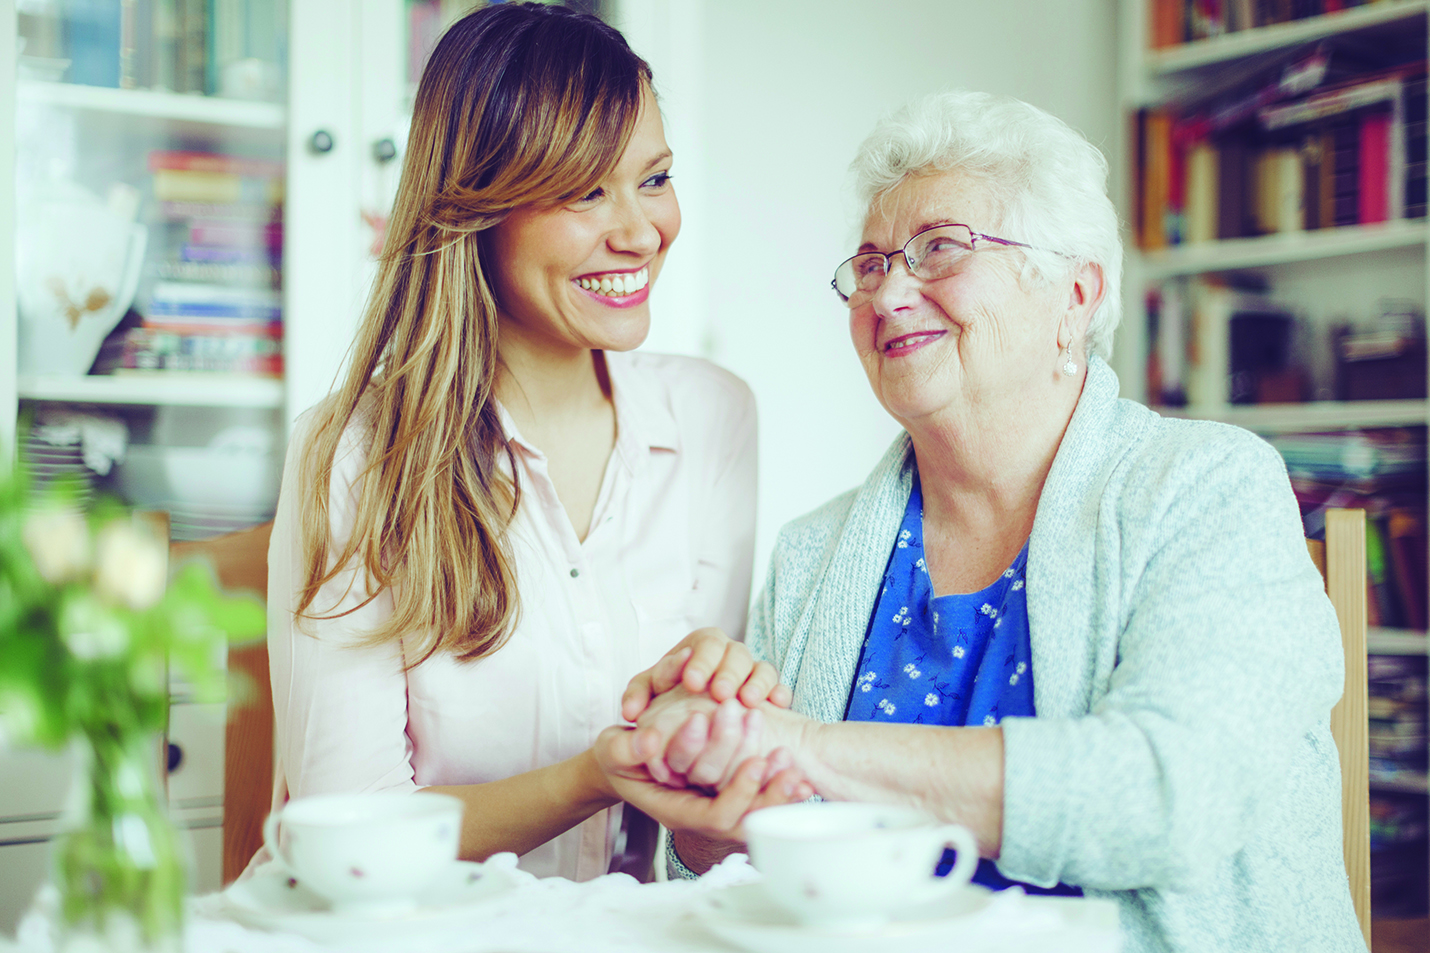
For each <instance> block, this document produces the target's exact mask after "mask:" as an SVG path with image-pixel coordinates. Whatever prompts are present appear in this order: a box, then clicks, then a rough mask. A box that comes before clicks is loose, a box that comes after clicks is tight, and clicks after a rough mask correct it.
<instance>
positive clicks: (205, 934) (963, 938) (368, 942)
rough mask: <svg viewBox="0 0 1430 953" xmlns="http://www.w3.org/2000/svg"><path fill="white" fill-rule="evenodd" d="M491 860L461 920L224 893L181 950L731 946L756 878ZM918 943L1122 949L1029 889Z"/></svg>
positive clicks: (1109, 916)
mask: <svg viewBox="0 0 1430 953" xmlns="http://www.w3.org/2000/svg"><path fill="white" fill-rule="evenodd" d="M488 863H489V864H498V865H502V866H503V867H504V868H506V869H505V870H504V871H503V872H504V873H510V874H511V876H512V879H513V886H512V887H511V888H510V889H507V890H506V891H505V892H504V893H501V894H500V895H497V896H494V897H492V898H490V899H488V900H485V901H483V902H480V903H476V904H473V905H471V906H470V908H469V909H466V910H464V911H462V912H461V914H460V915H459V916H458V917H455V918H454V917H451V916H447V917H443V918H441V920H440V922H436V923H421V924H420V925H419V926H416V927H414V926H412V925H410V924H406V923H404V922H403V921H401V920H394V921H387V922H385V923H381V924H374V925H373V927H372V929H371V930H368V929H366V928H363V929H358V930H352V929H344V930H342V931H339V932H340V933H341V936H339V937H337V938H335V939H330V940H329V941H328V942H318V941H316V940H314V939H311V938H308V937H304V936H298V935H294V934H292V933H282V932H268V931H265V930H261V929H255V928H253V927H248V926H243V925H241V924H239V923H237V922H235V921H234V920H233V919H230V916H229V914H230V913H231V909H232V908H231V905H230V904H229V902H228V900H227V898H226V897H225V895H224V894H211V895H208V896H204V897H197V898H194V899H192V900H191V901H189V912H190V916H189V920H188V924H187V927H186V930H185V943H184V947H185V950H186V953H331V951H334V950H339V951H341V953H379V951H381V953H425V951H433V953H438V951H440V953H498V951H500V953H732V951H737V950H740V949H742V947H741V946H737V945H733V944H731V943H729V942H727V941H726V940H722V939H721V938H720V937H719V936H717V935H716V933H715V932H713V931H712V930H711V929H710V927H709V926H708V924H709V922H710V919H711V916H710V914H709V912H708V910H709V899H710V898H711V896H712V894H713V893H714V892H715V891H721V890H728V889H731V888H735V887H737V886H738V885H740V884H747V883H752V882H754V881H757V880H758V879H759V874H758V872H756V871H755V870H754V869H753V868H751V867H750V866H749V865H748V864H747V863H746V861H745V858H744V856H743V855H735V856H734V857H731V858H728V859H727V860H726V861H725V862H724V863H722V864H721V865H720V866H719V867H717V868H715V869H714V870H712V871H711V872H710V873H709V874H707V875H706V876H705V877H703V878H701V879H700V880H699V881H696V882H672V883H655V884H645V885H642V884H638V883H637V882H636V881H635V880H633V879H631V878H630V877H627V876H625V875H624V874H612V875H609V876H605V877H600V878H598V879H596V880H593V881H589V882H587V883H580V884H578V883H573V882H571V881H569V880H563V879H560V878H554V877H553V878H548V879H544V880H539V879H537V878H535V877H532V876H531V875H529V874H526V873H523V872H521V871H519V870H516V869H515V857H513V856H512V855H509V854H507V855H500V854H499V855H497V856H496V857H494V858H492V860H491V861H488ZM727 896H728V895H727ZM52 904H53V897H52V896H51V897H50V899H49V900H48V901H47V900H46V898H45V897H44V895H42V896H41V898H40V900H39V901H38V902H37V904H36V908H35V909H34V910H33V911H32V912H31V913H30V914H29V915H28V916H27V917H26V919H25V920H24V921H22V923H21V925H20V931H19V937H18V939H19V945H18V953H52V951H53V940H52V937H51V930H50V924H49V917H50V916H51V915H52V912H47V910H46V908H47V907H51V906H52ZM325 916H326V915H325ZM909 940H910V937H908V936H903V937H898V936H893V935H885V934H883V933H880V932H876V933H874V934H868V935H861V936H860V937H858V941H857V943H854V944H852V945H851V948H854V949H858V950H861V951H866V953H875V951H878V950H882V949H888V950H899V951H901V953H902V951H904V950H909V949H910V945H909ZM919 940H920V942H919V944H918V946H919V947H920V948H923V949H931V948H939V949H954V948H956V949H957V950H958V953H984V951H987V953H995V951H996V953H1054V951H1056V953H1117V950H1118V949H1119V946H1120V943H1119V934H1118V930H1117V910H1116V906H1115V904H1113V903H1111V902H1110V901H1106V900H1088V899H1081V900H1078V899H1071V900H1070V899H1066V898H1047V897H1028V896H1024V895H1023V894H1022V892H1021V891H1018V890H1013V891H1007V892H1005V893H1003V894H1000V895H997V896H996V897H994V899H993V900H992V902H991V903H988V904H987V906H986V907H985V908H983V909H982V910H981V911H980V912H978V913H976V914H973V915H971V916H968V917H963V918H959V919H957V920H949V921H946V925H945V926H941V927H940V928H939V932H937V933H935V934H933V935H928V934H924V935H922V936H920V937H919ZM780 945H781V947H786V946H787V947H788V949H783V950H782V953H814V951H820V950H823V949H828V948H830V943H829V942H828V940H827V938H819V937H808V938H805V937H803V936H796V937H794V938H793V939H792V940H791V939H790V938H788V937H786V938H785V939H784V940H783V941H782V942H781V944H780ZM835 945H843V944H835ZM4 946H5V945H4V944H0V950H3V949H4ZM744 948H746V949H749V947H744Z"/></svg>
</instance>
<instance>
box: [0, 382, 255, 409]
mask: <svg viewBox="0 0 1430 953" xmlns="http://www.w3.org/2000/svg"><path fill="white" fill-rule="evenodd" d="M214 376H220V375H213V376H210V377H207V378H199V379H195V376H194V375H186V374H182V373H154V374H134V375H112V376H105V375H98V374H91V375H85V376H83V377H60V376H41V375H22V376H21V377H20V379H19V387H18V396H19V398H20V399H21V400H28V401H51V402H61V403H76V404H129V405H141V406H156V407H158V406H187V407H192V406H203V407H254V408H268V409H275V410H276V409H278V408H281V407H282V406H283V382H282V381H281V380H274V379H268V378H259V377H239V376H221V379H217V380H215V379H213V378H214Z"/></svg>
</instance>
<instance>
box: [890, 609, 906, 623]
mask: <svg viewBox="0 0 1430 953" xmlns="http://www.w3.org/2000/svg"><path fill="white" fill-rule="evenodd" d="M908 617H909V607H908V606H904V607H903V608H902V609H900V610H899V611H898V612H896V613H894V619H893V621H895V622H898V621H900V620H903V619H907V618H908Z"/></svg>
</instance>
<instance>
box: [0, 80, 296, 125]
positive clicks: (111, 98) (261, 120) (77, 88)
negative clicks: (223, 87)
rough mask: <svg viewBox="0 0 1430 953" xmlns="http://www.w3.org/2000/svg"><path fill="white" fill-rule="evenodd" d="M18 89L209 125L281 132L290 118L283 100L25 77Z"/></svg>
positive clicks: (32, 95) (26, 95)
mask: <svg viewBox="0 0 1430 953" xmlns="http://www.w3.org/2000/svg"><path fill="white" fill-rule="evenodd" d="M16 93H17V98H18V99H19V101H21V102H32V103H40V104H44V105H47V106H63V107H67V108H70V109H82V110H88V111H90V112H96V113H109V114H114V115H122V116H133V117H143V118H147V119H156V120H165V121H169V122H183V123H199V124H203V125H210V126H231V127H235V128H245V129H274V130H277V129H282V128H283V126H284V124H285V123H286V122H287V118H288V117H287V110H286V109H284V107H283V106H282V105H280V104H278V103H264V102H249V101H245V100H241V99H224V98H222V97H218V96H200V95H197V94H189V93H167V92H158V91H154V90H147V89H118V88H112V87H107V86H81V85H78V84H75V83H56V82H45V81H42V80H21V81H19V82H18V83H17V84H16Z"/></svg>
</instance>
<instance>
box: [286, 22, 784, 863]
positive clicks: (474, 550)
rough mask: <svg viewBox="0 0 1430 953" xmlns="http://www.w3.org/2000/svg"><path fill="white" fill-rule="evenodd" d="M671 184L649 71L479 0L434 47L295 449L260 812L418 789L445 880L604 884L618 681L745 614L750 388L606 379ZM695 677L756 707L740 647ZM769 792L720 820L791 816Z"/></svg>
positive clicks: (668, 366) (667, 221)
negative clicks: (443, 818)
mask: <svg viewBox="0 0 1430 953" xmlns="http://www.w3.org/2000/svg"><path fill="white" fill-rule="evenodd" d="M670 168H671V152H670V149H669V147H668V146H667V144H666V142H665V136H664V132H663V129H662V126H661V117H660V113H659V110H658V108H657V107H656V104H655V101H654V97H653V95H652V92H651V76H650V70H649V67H647V66H646V64H645V63H644V62H643V61H642V60H641V59H640V58H639V57H637V56H636V55H635V54H634V53H632V52H631V50H630V49H629V48H628V47H627V45H626V43H625V41H624V40H623V39H622V37H621V36H620V34H619V33H617V32H616V31H614V30H612V29H611V28H610V27H608V26H606V25H604V24H603V23H601V22H600V21H599V20H597V19H595V18H593V17H589V16H584V15H580V14H576V13H574V12H572V11H570V10H566V9H564V8H560V7H547V6H543V5H539V4H503V5H494V6H491V7H487V8H484V9H482V10H480V11H478V12H476V13H473V14H470V15H468V16H466V17H465V18H463V19H462V20H460V21H458V22H457V23H456V24H455V25H453V26H452V28H451V29H450V30H449V31H448V32H447V34H446V35H445V36H444V37H443V38H442V40H441V42H439V43H438V45H437V48H436V50H435V51H434V52H433V54H432V57H431V60H430V61H429V63H428V65H427V68H426V70H425V72H424V74H423V77H422V82H421V85H420V86H419V88H418V93H417V100H416V104H415V108H414V112H413V121H412V132H411V138H410V140H409V147H408V154H407V158H406V164H405V166H404V169H403V175H402V182H401V185H400V187H399V192H398V197H397V201H396V204H395V207H394V209H393V214H392V219H391V224H390V226H389V231H388V237H387V245H386V249H385V251H384V254H383V259H382V263H381V267H380V270H379V275H378V279H377V282H376V285H375V288H374V291H373V294H372V297H371V301H370V303H369V305H368V308H367V312H366V314H365V316H364V320H363V323H362V326H361V329H360V331H359V335H358V339H357V342H356V345H355V348H354V353H353V359H352V365H351V369H350V370H349V372H348V374H347V376H346V378H345V379H344V380H343V381H342V383H341V385H340V386H339V387H338V388H337V390H336V391H335V392H334V393H333V394H332V395H331V396H330V397H329V398H328V399H327V400H325V401H324V402H323V403H321V404H320V405H318V406H317V407H315V408H313V409H312V410H310V411H309V412H308V413H306V414H305V415H303V417H302V418H300V420H299V421H298V423H297V425H296V427H295V429H294V433H293V437H292V440H291V441H290V448H289V452H288V460H287V465H286V468H285V472H284V480H283V490H282V497H281V500H280V503H279V510H278V514H277V518H276V521H275V526H274V532H273V540H272V543H271V546H270V551H269V656H270V661H271V671H272V682H273V697H274V707H275V709H276V714H277V731H278V739H279V747H280V753H281V764H280V770H279V772H278V776H277V778H276V782H275V791H274V802H275V806H276V805H278V804H281V803H282V802H283V801H284V800H285V799H287V798H289V797H301V796H305V795H310V794H317V793H323V792H329V791H376V790H403V789H407V790H413V789H416V788H419V787H429V786H430V787H433V788H436V789H440V790H443V791H445V792H447V793H451V794H455V795H456V796H458V797H460V798H462V800H463V801H465V803H466V806H467V810H466V820H465V830H464V833H463V842H462V850H463V855H464V856H467V857H485V856H487V855H489V854H491V853H494V852H496V851H500V850H510V851H515V852H516V853H518V854H521V855H523V856H522V866H523V867H525V868H526V869H528V870H530V871H532V872H534V873H537V874H540V875H551V874H559V875H563V876H566V877H570V878H573V879H586V878H590V877H593V876H596V875H598V874H602V873H605V872H606V870H607V868H608V865H609V864H610V862H611V859H612V856H613V854H614V853H615V851H616V845H617V842H618V840H619V839H620V837H619V835H620V831H621V816H622V809H621V807H620V796H619V795H618V794H617V786H618V785H619V784H621V783H622V782H623V781H624V780H625V778H623V777H613V774H614V773H617V772H624V774H625V775H629V774H631V772H636V773H637V774H638V773H639V769H638V768H636V767H635V765H636V764H638V763H639V761H640V759H639V757H637V756H636V755H635V754H634V753H630V754H629V756H628V757H627V758H626V759H625V762H624V763H623V762H622V761H621V759H620V758H619V757H614V756H612V755H610V754H608V755H607V757H606V758H605V759H604V761H602V762H598V760H597V758H596V757H595V755H594V754H593V752H592V750H591V747H592V745H593V744H594V743H595V742H596V739H597V736H598V735H599V734H600V733H601V731H602V729H604V728H606V727H607V726H608V725H610V724H611V723H612V722H615V721H618V720H619V716H620V712H621V708H620V705H621V693H622V690H623V689H624V688H625V686H626V683H627V681H628V680H629V679H630V677H631V676H632V675H633V674H635V673H636V672H638V671H639V670H641V669H643V668H646V667H647V666H648V665H650V664H652V663H653V662H655V661H656V660H658V659H660V658H661V657H662V656H663V655H664V654H665V653H666V652H667V651H668V650H670V649H671V648H672V646H673V645H675V644H676V643H677V641H678V640H679V639H681V637H682V636H685V635H686V634H687V633H689V632H690V631H691V630H692V629H695V628H697V626H700V625H715V626H719V627H720V628H722V629H724V630H725V631H727V632H733V633H739V632H741V631H742V630H743V628H744V618H745V610H746V605H747V600H748V596H749V584H750V579H749V576H750V567H751V559H752V552H751V549H752V541H753V539H752V538H753V520H754V502H755V408H754V402H753V400H752V398H751V395H750V393H749V390H748V389H747V388H746V387H745V385H744V384H743V383H741V382H740V381H739V380H737V379H736V378H735V377H733V376H731V375H730V374H728V373H726V372H724V371H721V370H720V369H718V368H716V367H714V366H712V365H710V364H708V363H706V362H704V361H699V360H695V359H691V358H681V357H663V356H656V355H646V354H626V353H624V352H627V351H629V350H631V349H632V348H634V347H636V346H637V345H639V344H640V343H641V341H642V340H643V339H644V338H645V336H646V332H647V329H648V327H649V323H650V311H649V306H648V303H647V298H648V296H649V294H650V286H651V284H652V283H653V282H654V281H655V280H656V278H657V277H658V275H659V273H660V269H661V265H662V264H663V263H664V261H665V255H666V252H667V251H668V250H669V248H670V244H671V242H673V241H674V240H675V236H676V234H677V233H678V232H679V230H680V210H679V207H678V205H677V204H676V200H675V193H674V191H673V188H672V186H671V182H670ZM691 644H692V649H691V651H692V652H694V650H695V647H696V646H698V645H699V644H708V643H701V641H700V639H699V637H696V638H694V639H693V640H692V643H691ZM689 654H690V653H687V655H689ZM716 654H717V655H718V652H717V653H716ZM699 659H700V661H699V664H695V663H692V664H691V665H690V666H688V669H689V670H688V671H686V672H685V677H686V681H687V684H692V683H702V682H704V681H707V680H710V678H711V676H714V681H715V683H716V684H718V685H719V686H720V690H721V691H722V692H724V693H725V694H727V695H730V694H734V692H735V690H736V689H738V690H739V691H740V693H741V698H745V699H749V700H751V701H759V700H760V699H762V698H763V697H764V696H765V694H767V693H768V692H770V691H771V690H773V689H774V686H775V679H774V677H773V670H772V669H769V668H768V666H764V667H761V668H758V669H755V670H754V671H753V672H752V671H751V665H750V663H749V659H748V655H747V654H745V653H744V652H743V648H741V649H740V650H739V652H731V653H728V654H726V655H725V656H724V658H723V659H720V658H714V659H713V660H712V659H711V657H709V656H708V655H707V654H706V653H704V652H701V653H699ZM747 675H748V676H749V678H748V680H746V676H747ZM742 686H743V687H742ZM613 758H614V759H613ZM779 764H780V762H779V761H775V766H776V767H778V766H779ZM769 766H770V765H769V762H768V761H767V760H765V759H758V760H755V761H753V762H752V763H751V764H750V765H749V766H748V769H747V777H746V778H745V780H744V782H743V783H742V784H741V785H737V786H735V787H736V788H738V790H736V792H735V794H734V795H733V796H730V797H725V796H724V795H722V797H725V800H724V802H723V804H722V805H720V807H719V809H718V810H715V811H711V812H709V814H708V817H709V818H710V824H711V826H713V827H722V826H723V827H729V826H730V824H731V823H732V822H733V819H737V818H738V817H739V816H740V815H741V814H742V813H743V812H744V811H745V810H747V809H749V808H750V807H751V806H752V805H758V804H763V803H774V802H776V801H781V800H785V799H787V798H788V797H790V796H794V795H795V794H797V793H799V792H798V791H797V790H796V788H797V787H798V785H797V783H795V782H794V780H793V775H791V774H788V773H786V774H782V775H779V776H775V775H776V774H777V772H774V771H769V770H768V768H769ZM767 774H769V775H770V776H769V777H767V776H766V775H767ZM663 796H664V795H663ZM649 806H651V807H652V809H653V810H654V812H655V813H656V815H657V816H659V815H660V813H661V804H660V803H659V802H656V803H653V804H651V805H649Z"/></svg>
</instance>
